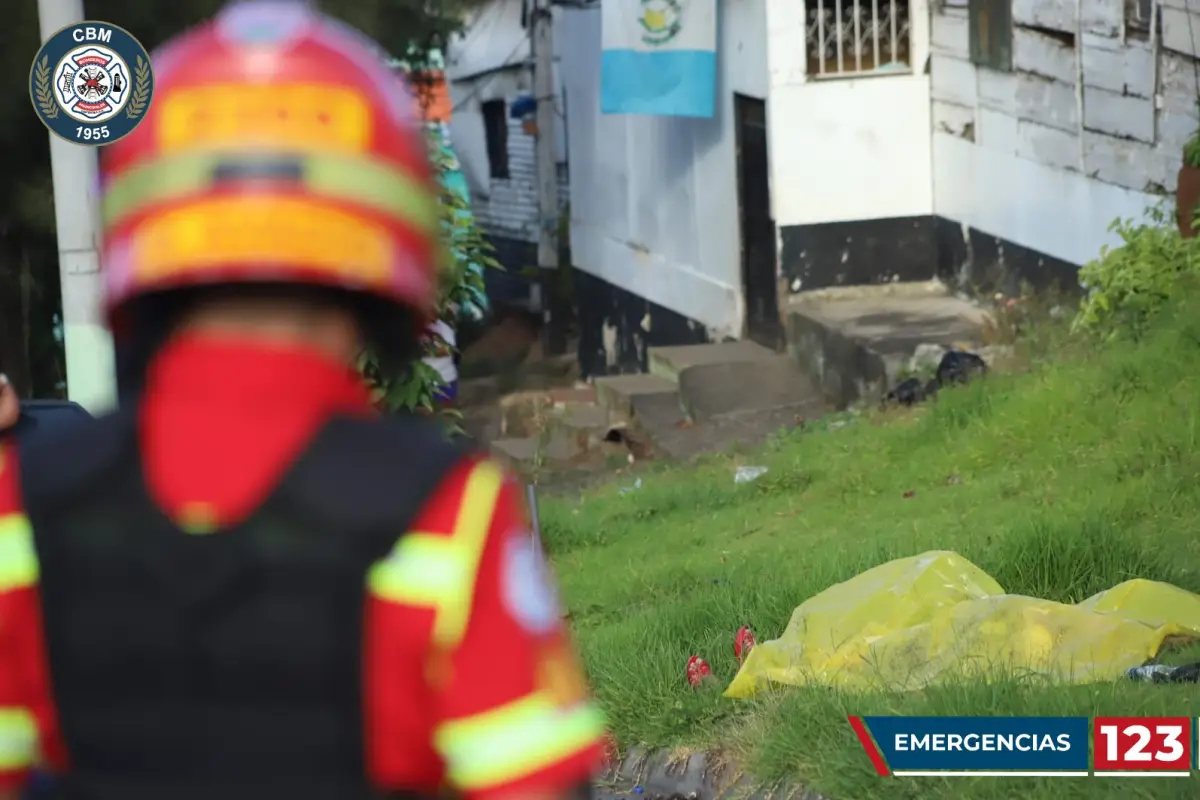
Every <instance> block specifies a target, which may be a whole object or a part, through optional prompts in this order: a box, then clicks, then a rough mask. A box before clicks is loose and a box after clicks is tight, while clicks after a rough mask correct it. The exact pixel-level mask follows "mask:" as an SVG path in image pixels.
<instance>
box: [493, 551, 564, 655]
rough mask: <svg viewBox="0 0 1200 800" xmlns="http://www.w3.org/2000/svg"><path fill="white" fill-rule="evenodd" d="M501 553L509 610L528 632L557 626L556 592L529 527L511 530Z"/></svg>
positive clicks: (548, 630) (502, 588) (541, 632)
mask: <svg viewBox="0 0 1200 800" xmlns="http://www.w3.org/2000/svg"><path fill="white" fill-rule="evenodd" d="M501 557H502V563H501V565H500V591H501V596H502V598H503V601H504V607H505V608H506V609H507V610H508V613H510V614H512V616H513V619H515V620H516V621H517V623H518V624H519V625H520V626H521V627H522V628H524V629H525V630H527V631H529V632H530V633H533V634H537V635H544V634H547V633H551V632H552V631H555V630H557V629H558V628H559V626H560V625H561V624H562V611H561V606H560V605H559V602H558V592H557V590H556V589H555V587H554V580H553V578H552V577H551V575H550V570H549V568H548V567H547V565H546V559H545V557H544V556H543V555H542V551H541V548H540V547H538V546H537V544H536V543H535V542H534V540H533V535H532V534H531V533H530V532H529V530H528V529H522V528H518V529H514V530H512V531H510V532H509V533H508V535H507V537H506V540H505V542H504V552H503V553H502V556H501Z"/></svg>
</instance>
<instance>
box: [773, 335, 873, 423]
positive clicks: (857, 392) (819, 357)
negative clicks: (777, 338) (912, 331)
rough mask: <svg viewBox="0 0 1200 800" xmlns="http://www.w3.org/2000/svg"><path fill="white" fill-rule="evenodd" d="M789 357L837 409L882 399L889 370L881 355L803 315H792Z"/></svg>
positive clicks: (788, 345) (788, 340)
mask: <svg viewBox="0 0 1200 800" xmlns="http://www.w3.org/2000/svg"><path fill="white" fill-rule="evenodd" d="M786 334H787V349H788V354H789V355H790V356H791V357H792V358H794V359H795V360H796V363H797V364H798V365H799V366H800V369H801V370H803V371H804V372H806V373H808V374H809V375H810V376H812V379H813V380H814V381H816V383H817V386H818V387H820V389H821V391H822V392H823V393H824V394H825V396H826V397H828V398H829V399H830V401H831V402H832V403H833V405H834V406H835V407H836V408H839V409H840V408H847V407H848V406H851V405H853V404H854V403H856V402H858V401H859V400H864V399H868V400H870V399H875V398H878V397H882V396H883V395H884V393H885V392H886V391H887V384H888V368H887V363H886V362H885V361H884V358H883V356H882V355H881V354H879V353H877V352H875V351H874V350H872V349H871V348H870V347H868V346H867V345H865V344H863V343H862V342H859V341H857V340H855V339H853V338H851V337H849V336H846V335H845V334H843V333H841V332H840V331H839V330H837V329H836V328H834V327H832V326H829V325H826V324H825V323H823V322H820V321H818V320H816V319H813V318H811V317H808V316H806V315H804V314H802V313H800V312H792V313H791V314H788V319H787V327H786Z"/></svg>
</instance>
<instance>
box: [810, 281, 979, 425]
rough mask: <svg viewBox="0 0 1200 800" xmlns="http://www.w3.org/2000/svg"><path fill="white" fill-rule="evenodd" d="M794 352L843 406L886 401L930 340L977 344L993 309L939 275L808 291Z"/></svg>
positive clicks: (943, 343)
mask: <svg viewBox="0 0 1200 800" xmlns="http://www.w3.org/2000/svg"><path fill="white" fill-rule="evenodd" d="M788 310H789V313H788V319H787V340H788V353H789V355H791V357H792V358H793V359H795V361H796V363H797V364H799V366H800V368H801V369H802V370H803V371H805V372H806V373H808V374H809V375H810V376H812V378H813V379H814V380H815V381H816V382H817V385H818V386H819V387H820V388H821V390H822V391H823V392H825V393H826V394H827V395H828V396H829V398H830V399H831V400H832V401H833V402H834V404H835V405H837V407H839V408H845V407H847V406H849V405H851V404H853V403H855V402H858V401H860V400H868V401H873V400H877V399H880V398H881V397H882V396H883V394H884V393H885V392H886V389H887V387H888V386H889V385H890V384H891V383H893V382H894V381H895V380H896V377H897V374H898V373H899V372H900V370H901V369H902V368H903V367H904V366H905V365H907V363H908V362H909V360H911V358H912V357H913V354H914V353H915V352H916V350H917V348H918V347H920V346H921V345H923V344H937V345H941V346H943V347H946V348H949V347H968V348H977V347H979V346H980V345H981V344H982V342H983V331H984V328H985V327H986V325H987V324H988V319H989V317H988V314H987V312H986V311H984V310H983V309H981V308H980V307H979V306H977V305H975V304H973V303H971V302H969V301H967V300H963V299H961V298H959V297H955V296H954V295H953V294H951V293H950V292H949V290H948V289H947V288H946V287H945V286H944V285H942V284H941V283H939V282H937V281H930V282H923V283H917V284H912V285H907V286H906V285H905V284H892V285H885V286H871V287H846V288H844V289H841V288H839V289H829V290H824V291H820V292H812V293H806V292H802V293H800V294H798V295H795V296H794V297H792V298H791V299H789V301H788Z"/></svg>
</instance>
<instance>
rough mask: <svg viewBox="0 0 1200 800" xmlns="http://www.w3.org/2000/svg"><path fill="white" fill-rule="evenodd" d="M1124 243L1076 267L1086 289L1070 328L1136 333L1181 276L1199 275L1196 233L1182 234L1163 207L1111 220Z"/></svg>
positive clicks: (1106, 335)
mask: <svg viewBox="0 0 1200 800" xmlns="http://www.w3.org/2000/svg"><path fill="white" fill-rule="evenodd" d="M1109 230H1110V231H1114V232H1116V234H1117V235H1118V236H1119V237H1120V238H1121V242H1122V244H1121V245H1120V246H1118V247H1112V248H1110V247H1108V246H1107V245H1106V246H1105V247H1103V248H1102V249H1101V250H1100V257H1099V258H1097V259H1096V260H1094V261H1092V262H1090V263H1089V264H1087V265H1086V266H1084V267H1083V268H1082V269H1081V270H1080V271H1079V282H1080V284H1081V285H1082V286H1083V287H1084V288H1085V289H1086V290H1087V294H1086V295H1085V296H1084V298H1083V301H1082V302H1081V304H1080V309H1079V314H1078V315H1077V316H1076V318H1075V320H1074V323H1073V325H1072V330H1075V331H1082V332H1087V333H1092V334H1096V335H1098V336H1101V337H1103V338H1106V339H1112V338H1119V337H1131V338H1140V337H1141V336H1142V335H1143V334H1144V333H1145V332H1146V329H1147V326H1148V325H1149V324H1150V322H1151V321H1152V320H1153V319H1154V317H1155V316H1156V315H1157V314H1158V313H1159V312H1160V311H1161V310H1162V309H1163V306H1164V305H1165V304H1166V303H1167V302H1168V301H1170V300H1171V299H1172V298H1173V297H1175V296H1176V295H1177V293H1178V292H1179V290H1180V286H1181V285H1183V284H1184V283H1185V282H1194V280H1195V279H1196V278H1197V277H1200V238H1192V239H1185V238H1183V237H1182V236H1180V235H1179V230H1178V229H1177V228H1176V226H1175V224H1174V221H1173V220H1172V219H1171V218H1170V217H1169V216H1168V215H1167V213H1166V212H1165V211H1164V210H1163V209H1162V208H1156V209H1154V210H1153V211H1151V212H1150V213H1149V214H1147V216H1146V218H1145V219H1143V220H1141V221H1134V220H1132V219H1118V220H1115V221H1114V222H1113V223H1112V225H1111V226H1109Z"/></svg>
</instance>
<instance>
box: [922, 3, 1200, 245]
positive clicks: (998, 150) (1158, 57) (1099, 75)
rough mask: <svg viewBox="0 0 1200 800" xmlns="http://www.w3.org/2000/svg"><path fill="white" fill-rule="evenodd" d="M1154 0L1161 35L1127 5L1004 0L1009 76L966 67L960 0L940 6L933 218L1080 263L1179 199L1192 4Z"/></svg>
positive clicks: (1197, 7)
mask: <svg viewBox="0 0 1200 800" xmlns="http://www.w3.org/2000/svg"><path fill="white" fill-rule="evenodd" d="M1160 4H1161V6H1162V8H1161V13H1162V34H1161V39H1160V38H1159V37H1158V36H1157V35H1155V34H1153V33H1147V32H1145V31H1140V32H1139V31H1138V30H1137V29H1136V28H1135V27H1134V26H1131V25H1130V24H1128V23H1127V21H1126V19H1125V2H1124V0H1012V18H1013V63H1012V66H1013V69H1012V72H999V71H995V70H992V69H989V68H986V67H977V66H975V65H974V64H972V63H971V62H970V57H969V50H968V46H969V45H968V42H969V23H968V15H967V0H944V2H943V3H941V4H940V5H938V6H937V7H935V9H934V11H933V14H932V34H931V38H932V47H931V51H932V57H931V62H930V72H931V76H930V77H931V91H930V94H931V106H932V117H933V131H934V132H933V164H934V166H933V169H934V205H935V212H936V213H937V214H938V215H939V216H943V217H947V218H949V219H951V220H954V221H956V222H961V223H964V224H967V225H970V226H972V227H974V228H977V229H979V230H982V231H986V232H987V233H989V234H992V235H995V236H1001V237H1004V238H1006V239H1008V240H1010V241H1013V242H1016V243H1018V244H1020V245H1022V246H1025V247H1029V248H1032V249H1034V250H1038V251H1041V252H1044V253H1047V254H1049V255H1052V256H1054V257H1056V258H1061V259H1064V260H1066V261H1069V262H1071V263H1074V264H1082V263H1085V262H1086V261H1088V260H1090V259H1091V258H1094V257H1095V255H1096V254H1097V252H1098V251H1099V248H1100V246H1101V245H1103V244H1105V243H1109V242H1111V241H1112V235H1111V234H1109V233H1108V232H1107V227H1108V225H1109V223H1110V222H1111V221H1112V219H1113V218H1114V217H1117V216H1125V217H1129V216H1134V217H1136V216H1139V215H1140V214H1141V213H1142V212H1143V211H1144V210H1145V209H1147V208H1148V207H1150V206H1152V205H1154V204H1155V203H1156V202H1157V201H1158V200H1159V198H1160V197H1161V196H1162V195H1164V194H1167V193H1170V192H1173V191H1174V188H1175V183H1176V175H1177V173H1178V170H1179V166H1180V162H1181V158H1182V147H1183V144H1184V142H1185V141H1187V139H1188V138H1189V137H1191V136H1192V134H1193V133H1194V132H1195V131H1196V129H1197V127H1198V126H1200V115H1198V114H1197V105H1196V102H1197V93H1196V83H1197V80H1196V75H1197V70H1198V65H1197V61H1196V60H1195V56H1196V54H1197V53H1198V52H1200V0H1160ZM1189 4H1190V9H1189V7H1188V6H1189ZM1193 30H1194V31H1195V34H1196V35H1195V37H1194V38H1193V36H1192V33H1191V32H1192V31H1193Z"/></svg>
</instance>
